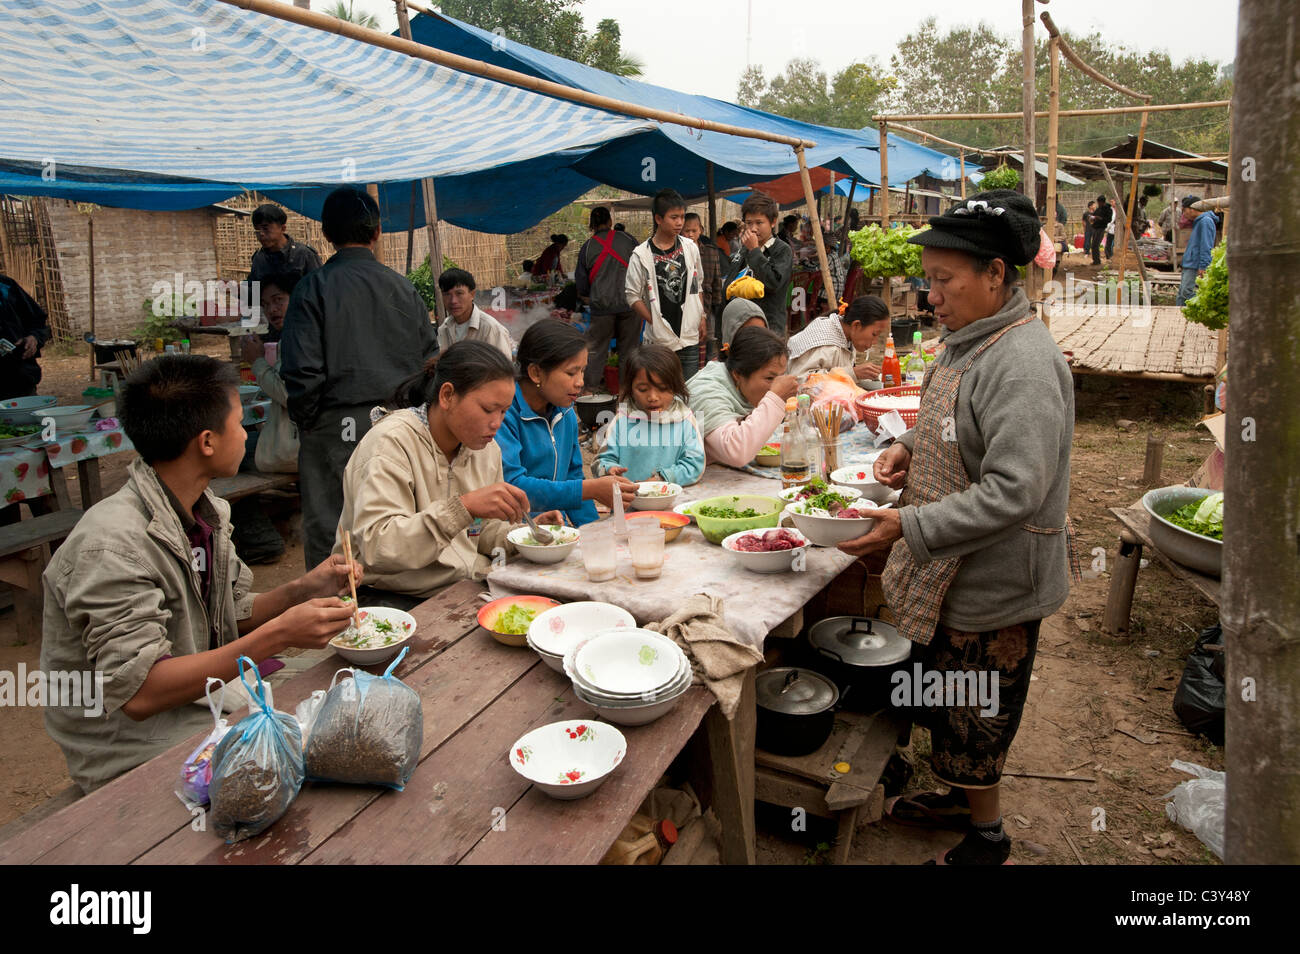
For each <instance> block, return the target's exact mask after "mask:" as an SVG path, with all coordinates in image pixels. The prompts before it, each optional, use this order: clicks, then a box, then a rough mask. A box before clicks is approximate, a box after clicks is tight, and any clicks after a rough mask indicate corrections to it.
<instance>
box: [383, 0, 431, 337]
mask: <svg viewBox="0 0 1300 954" xmlns="http://www.w3.org/2000/svg"><path fill="white" fill-rule="evenodd" d="M393 3H394V5H395V6H396V7H397V29H398V32H399V33H400V34H401V36H402V39H403V40H410V39H411V21H410V19H409V18H408V17H407V15H406V3H405V2H404V0H393ZM420 191H421V194H422V196H423V199H424V228H425V230H426V232H427V233H428V237H429V273H430V274H431V275H432V276H433V279H434V281H437V279H438V276H439V275H441V274H442V241H441V240H440V239H439V238H438V200H437V198H436V196H435V195H434V191H433V179H431V178H429V177H428V176H426V177H425V178H423V179H421V180H420ZM411 200H412V201H411V223H412V230H414V223H415V184H414V183H412V185H411ZM412 235H414V231H412ZM411 241H413V239H412V240H411ZM406 270H407V271H408V272H409V271H410V270H411V246H410V244H408V245H407V251H406ZM433 316H434V318H435V320H437V321H441V320H442V317H443V304H442V296H441V295H434V296H433Z"/></svg>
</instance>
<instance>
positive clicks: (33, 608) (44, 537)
mask: <svg viewBox="0 0 1300 954" xmlns="http://www.w3.org/2000/svg"><path fill="white" fill-rule="evenodd" d="M84 512H85V511H82V510H74V509H66V510H55V511H54V512H53V513H47V514H43V515H41V516H39V517H33V518H32V519H31V520H21V521H19V522H18V523H12V524H9V525H8V526H6V527H3V528H0V581H3V582H5V583H8V584H9V585H10V586H11V587H13V594H14V614H15V616H16V619H17V623H18V636H19V638H21V639H24V640H26V639H32V638H36V639H39V638H40V635H41V616H42V614H43V609H44V588H43V586H42V584H41V574H42V573H44V572H45V567H46V566H48V565H49V562H50V553H51V547H52V546H53V547H57V546H58V544H59V543H60V542H62V541H63V540H64V539H65V538H66V537H67V535H68V534H69V533H71V532H72V528H73V527H75V526H76V525H77V521H78V520H80V519H81V515H82V513H84Z"/></svg>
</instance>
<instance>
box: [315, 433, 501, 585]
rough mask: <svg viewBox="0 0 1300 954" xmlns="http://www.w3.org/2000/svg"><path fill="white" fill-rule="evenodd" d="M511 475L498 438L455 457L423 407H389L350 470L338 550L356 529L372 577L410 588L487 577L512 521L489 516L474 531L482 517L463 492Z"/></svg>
mask: <svg viewBox="0 0 1300 954" xmlns="http://www.w3.org/2000/svg"><path fill="white" fill-rule="evenodd" d="M504 479H505V478H504V476H503V474H502V471H501V450H500V448H498V447H497V445H496V444H495V443H491V444H488V446H487V447H485V448H483V450H481V451H474V450H470V449H469V448H467V447H463V446H462V447H461V449H460V451H459V452H458V453H457V454H456V459H455V460H454V461H452V462H450V463H448V461H447V458H446V457H445V456H444V455H443V453H442V451H441V450H439V449H438V447H437V445H435V444H434V443H433V437H432V436H431V435H430V434H429V428H428V425H427V424H426V423H425V422H424V421H423V420H421V418H420V415H419V414H418V413H417V412H416V410H415V409H412V408H407V409H404V410H400V411H392V412H389V413H387V414H385V415H384V416H383V417H381V418H380V419H379V421H378V422H377V423H376V424H375V425H374V427H372V428H371V429H370V431H369V433H367V434H366V436H365V437H363V438H362V439H361V443H360V444H358V445H357V449H356V451H354V452H353V454H352V459H351V460H349V461H348V466H347V470H345V471H344V473H343V513H342V515H341V516H340V517H339V526H338V530H337V532H336V533H335V537H334V552H335V553H342V552H343V531H344V530H348V531H351V533H352V551H353V557H354V558H355V559H356V560H357V561H358V562H360V563H361V565H362V567H364V568H365V573H366V583H367V584H368V585H370V586H374V587H377V588H378V589H381V590H390V591H392V592H395V593H405V594H407V595H410V596H432V595H433V594H434V593H436V592H437V591H438V590H440V589H442V588H443V587H445V586H450V585H451V584H452V583H455V582H457V581H459V580H466V579H472V580H481V579H483V578H484V577H485V576H487V573H488V570H490V569H491V568H492V562H491V556H492V553H493V551H494V550H495V549H496V548H498V547H501V548H503V551H502V552H505V551H504V548H505V547H506V534H507V533H508V532H509V530H510V525H509V524H508V523H506V522H504V521H501V520H485V521H483V523H482V531H481V532H480V533H479V535H478V536H477V537H471V536H470V535H469V530H470V527H471V525H472V524H473V523H474V519H473V518H472V517H471V516H470V515H469V511H468V510H466V509H465V505H464V504H462V503H461V502H460V495H461V494H464V493H468V492H469V491H471V490H478V489H479V488H480V487H487V486H490V485H491V484H495V483H499V482H500V481H502V480H504Z"/></svg>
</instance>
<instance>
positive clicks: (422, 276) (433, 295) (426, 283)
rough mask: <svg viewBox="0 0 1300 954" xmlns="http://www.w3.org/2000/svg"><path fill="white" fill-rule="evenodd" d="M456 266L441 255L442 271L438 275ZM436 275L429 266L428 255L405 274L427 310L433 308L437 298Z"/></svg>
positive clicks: (456, 266)
mask: <svg viewBox="0 0 1300 954" xmlns="http://www.w3.org/2000/svg"><path fill="white" fill-rule="evenodd" d="M458 267H459V266H458V265H457V264H456V263H455V262H453V261H452V260H451V259H449V258H448V257H447V256H446V255H444V256H443V257H442V271H440V272H439V273H438V275H441V274H442V272H445V271H446V270H447V269H449V268H458ZM438 275H435V274H433V270H432V269H431V268H429V256H427V255H426V256H425V257H424V261H423V262H421V263H420V265H419V266H418V267H417V268H413V269H411V271H410V272H408V273H407V276H406V280H407V281H409V282H410V283H411V284H412V285H414V286H415V290H416V291H418V292H419V293H420V297H421V298H423V299H424V307H425V308H428V309H429V311H433V310H434V307H435V303H436V302H437V300H438Z"/></svg>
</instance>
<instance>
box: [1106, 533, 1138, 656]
mask: <svg viewBox="0 0 1300 954" xmlns="http://www.w3.org/2000/svg"><path fill="white" fill-rule="evenodd" d="M1141 565H1142V544H1141V543H1140V542H1139V541H1138V538H1137V537H1135V536H1133V534H1132V533H1130V532H1129V530H1128V529H1127V528H1125V529H1123V530H1121V531H1120V533H1119V553H1117V554H1116V555H1115V565H1114V566H1113V567H1111V571H1110V592H1109V593H1108V594H1107V595H1106V609H1105V612H1104V613H1103V614H1102V617H1101V628H1102V632H1105V633H1109V634H1110V635H1112V636H1127V635H1128V628H1129V617H1130V616H1131V615H1132V613H1133V588H1134V587H1135V586H1136V585H1137V575H1138V568H1139V567H1140V566H1141Z"/></svg>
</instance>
